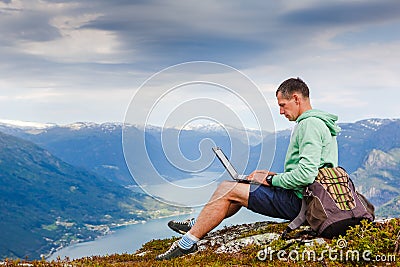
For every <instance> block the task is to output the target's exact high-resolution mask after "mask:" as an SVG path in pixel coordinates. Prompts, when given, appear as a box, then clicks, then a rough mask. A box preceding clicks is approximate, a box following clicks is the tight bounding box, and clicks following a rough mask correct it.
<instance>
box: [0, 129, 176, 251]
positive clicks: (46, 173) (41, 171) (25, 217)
mask: <svg viewBox="0 0 400 267" xmlns="http://www.w3.org/2000/svg"><path fill="white" fill-rule="evenodd" d="M0 202H1V207H0V228H1V229H2V230H3V231H2V237H1V239H0V258H1V259H3V258H6V257H11V258H25V257H29V258H30V259H32V258H33V259H35V258H39V257H40V254H45V253H49V252H50V251H52V250H54V249H56V248H57V247H61V246H64V245H68V244H70V243H73V242H78V241H84V240H92V239H93V238H95V237H96V236H99V235H101V234H104V233H106V232H107V231H108V230H109V227H110V226H113V225H114V226H116V225H118V224H124V223H129V222H130V223H133V222H138V221H142V220H146V219H149V218H151V217H154V215H155V214H156V213H157V212H160V211H161V212H162V210H163V209H164V208H165V207H166V205H164V204H161V203H159V202H156V201H155V200H153V199H152V198H150V197H148V196H146V195H144V194H139V193H133V192H132V191H130V190H128V189H126V188H124V187H122V186H121V185H118V184H116V183H113V182H111V181H110V180H108V179H106V178H103V177H101V176H98V175H95V174H94V173H91V172H88V171H86V170H84V169H79V168H76V167H74V166H72V165H70V164H68V163H65V162H64V161H62V160H60V159H59V158H57V157H55V156H53V155H52V154H51V153H50V152H49V151H47V150H44V149H42V148H40V147H38V146H37V145H35V144H33V143H31V142H29V141H26V140H22V139H20V138H17V137H14V136H10V135H6V134H4V133H0ZM169 209H170V210H174V208H173V207H170V208H169ZM157 210H158V211H157Z"/></svg>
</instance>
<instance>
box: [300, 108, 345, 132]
mask: <svg viewBox="0 0 400 267" xmlns="http://www.w3.org/2000/svg"><path fill="white" fill-rule="evenodd" d="M310 117H315V118H318V119H321V120H322V121H323V122H324V123H325V124H326V126H327V127H328V128H329V131H330V132H331V134H332V136H337V134H338V133H339V132H340V130H341V129H340V127H339V126H337V125H336V121H337V120H338V116H336V115H334V114H330V113H328V112H325V111H322V110H318V109H310V110H307V111H305V112H303V114H301V115H300V116H299V117H298V118H297V120H296V122H297V123H299V122H300V121H302V120H304V119H307V118H310Z"/></svg>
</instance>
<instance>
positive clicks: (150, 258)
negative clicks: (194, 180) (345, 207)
mask: <svg viewBox="0 0 400 267" xmlns="http://www.w3.org/2000/svg"><path fill="white" fill-rule="evenodd" d="M286 225H287V224H285V223H258V224H257V223H256V224H253V225H251V227H247V228H246V225H245V226H243V225H242V226H233V227H228V228H224V229H222V230H219V231H215V232H212V233H210V234H209V235H208V236H207V237H206V238H205V239H206V240H207V239H210V240H211V239H212V238H220V239H221V240H222V239H225V237H226V235H229V236H230V235H233V236H235V239H237V238H243V237H248V236H252V235H256V234H263V233H270V232H277V233H280V232H281V231H282V230H283V229H284V228H285V227H286ZM248 226H249V225H248ZM243 229H245V230H243ZM246 229H247V230H246ZM293 234H295V233H293ZM222 236H223V238H221V237H222ZM177 238H178V237H172V238H169V239H164V240H151V241H149V242H148V243H146V244H144V245H143V247H142V248H141V249H140V250H139V251H137V252H136V253H135V254H114V255H109V256H93V257H86V258H81V259H77V260H69V259H64V260H61V259H59V260H57V261H52V262H47V261H45V260H41V261H31V262H27V261H21V260H13V261H12V260H8V261H5V263H4V265H3V266H21V264H22V263H23V264H28V265H29V266H57V267H64V266H171V267H172V266H214V267H219V266H296V267H297V266H307V267H314V266H327V267H331V266H332V267H333V266H400V219H392V220H390V221H386V222H382V223H368V222H363V223H362V224H361V225H358V226H356V227H353V228H351V229H350V230H348V231H347V234H346V235H345V236H339V237H337V238H335V239H332V240H328V239H325V242H324V243H314V244H313V245H305V244H304V242H302V239H291V243H287V242H286V241H284V240H281V239H278V240H275V241H272V242H271V243H269V244H267V245H266V246H260V245H254V244H253V245H249V246H246V247H244V248H242V249H241V250H240V251H238V252H236V253H216V252H215V251H216V249H217V248H218V246H219V245H216V244H214V245H211V244H212V243H207V242H206V243H205V244H207V245H206V246H205V248H204V249H203V250H201V251H199V252H197V253H195V254H192V255H188V256H186V257H182V258H177V259H173V260H170V261H155V260H154V258H155V256H156V255H158V254H160V253H162V252H164V251H165V250H166V249H168V248H169V246H170V245H171V244H172V242H174V241H175V240H177ZM343 242H344V243H343ZM267 246H268V247H269V248H270V249H273V250H275V251H284V253H286V258H287V259H288V260H285V261H284V260H282V256H283V255H280V256H279V255H278V254H273V256H272V257H270V256H268V257H264V258H266V259H265V260H262V259H263V258H262V255H261V254H260V251H265V249H266V247H267ZM310 251H314V253H315V254H316V255H317V258H316V259H315V260H313V259H312V258H310V259H311V260H310V259H309V258H307V257H303V258H302V257H301V255H302V253H309V252H310ZM324 251H325V252H324ZM355 251H358V252H359V259H358V260H357V259H356V258H355V257H354V256H355ZM365 252H368V253H369V254H368V253H367V254H366V255H364V254H365ZM290 253H292V255H291V257H288V255H290ZM329 253H331V254H329ZM363 253H364V254H363ZM281 254H283V252H282V253H281ZM296 255H297V256H298V257H297V259H296V257H295V256H296ZM304 255H307V254H304ZM363 255H364V257H363ZM335 256H336V257H335ZM346 256H347V257H346ZM376 256H380V259H381V260H383V259H385V260H386V261H375V259H376ZM352 257H353V258H352ZM368 258H369V259H371V260H373V261H368V260H365V259H368ZM25 266H27V265H25Z"/></svg>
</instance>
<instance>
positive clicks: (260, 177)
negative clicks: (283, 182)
mask: <svg viewBox="0 0 400 267" xmlns="http://www.w3.org/2000/svg"><path fill="white" fill-rule="evenodd" d="M275 174H276V173H275V172H270V171H268V170H255V171H253V172H252V173H250V174H249V175H247V179H248V180H249V181H251V182H253V183H258V184H263V185H266V186H269V184H268V183H267V181H266V180H265V179H266V178H267V176H268V175H275Z"/></svg>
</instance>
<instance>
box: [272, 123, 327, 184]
mask: <svg viewBox="0 0 400 267" xmlns="http://www.w3.org/2000/svg"><path fill="white" fill-rule="evenodd" d="M326 130H327V128H326V126H325V124H324V122H322V121H321V120H319V119H317V118H316V119H312V118H310V119H307V120H304V121H303V122H302V125H301V126H300V125H299V128H298V136H299V144H298V145H299V159H300V160H299V163H298V165H297V167H296V168H294V169H292V170H290V171H288V172H285V173H279V174H277V175H275V176H274V179H273V180H272V184H273V185H274V186H279V187H283V188H286V189H298V188H299V187H304V186H307V185H309V184H311V183H313V182H314V179H315V177H316V176H317V174H318V168H319V166H320V163H321V155H322V149H323V142H322V140H323V137H324V134H326Z"/></svg>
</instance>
